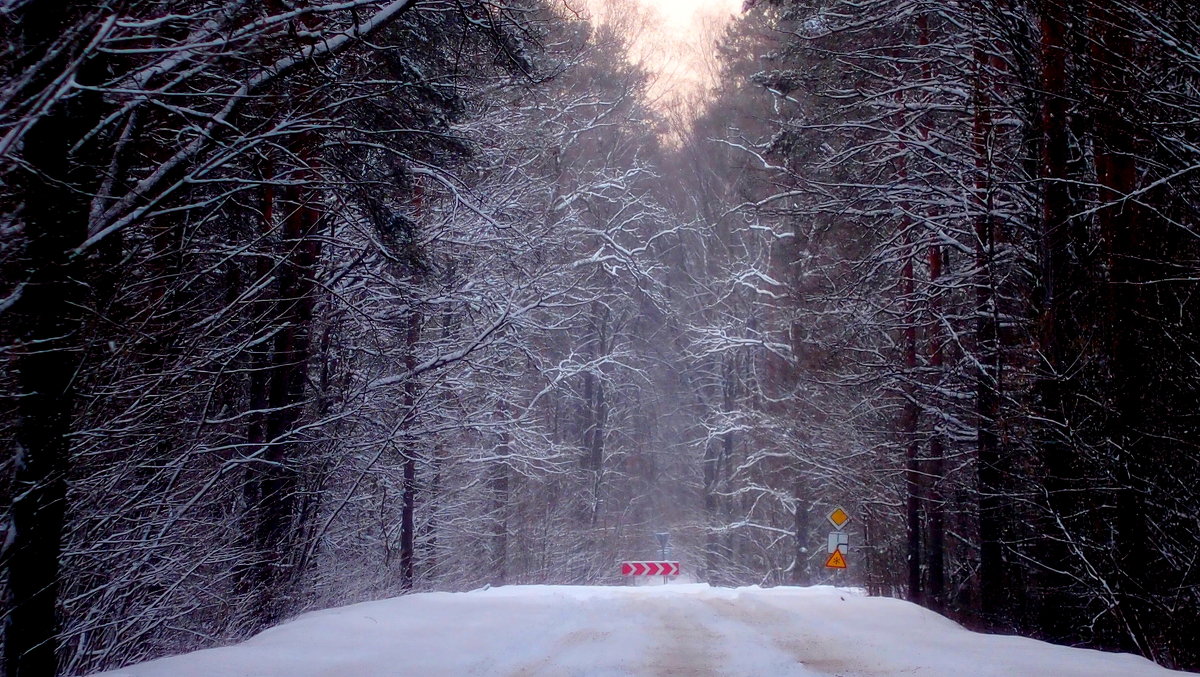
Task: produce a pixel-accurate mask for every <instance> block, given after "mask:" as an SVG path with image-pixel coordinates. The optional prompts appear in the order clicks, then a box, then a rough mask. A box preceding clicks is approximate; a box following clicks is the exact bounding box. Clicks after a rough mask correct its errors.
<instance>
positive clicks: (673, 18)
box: [585, 0, 742, 98]
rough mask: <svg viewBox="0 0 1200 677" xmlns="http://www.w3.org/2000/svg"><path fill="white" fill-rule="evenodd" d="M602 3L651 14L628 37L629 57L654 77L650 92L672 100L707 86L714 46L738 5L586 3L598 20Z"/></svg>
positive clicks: (700, 0) (702, 0) (666, 0)
mask: <svg viewBox="0 0 1200 677" xmlns="http://www.w3.org/2000/svg"><path fill="white" fill-rule="evenodd" d="M606 2H609V3H613V4H615V5H616V6H618V7H619V6H620V5H621V4H623V3H627V2H628V3H632V4H635V5H639V6H640V7H642V8H644V9H645V10H646V11H647V12H649V13H651V16H652V18H651V19H650V21H649V25H648V26H647V28H646V30H644V31H641V32H640V33H637V34H636V35H635V37H634V42H633V45H631V47H632V52H633V54H632V56H633V58H634V59H635V60H638V61H641V62H642V63H644V64H646V65H647V66H648V67H649V68H650V69H651V71H653V72H654V73H655V75H656V76H657V77H656V82H655V84H654V86H653V88H652V92H654V93H656V94H659V95H662V96H666V97H668V98H674V97H677V96H684V97H686V96H688V95H689V94H691V93H693V92H694V91H695V90H696V89H697V88H700V87H704V86H708V85H711V84H712V83H713V79H714V77H715V73H714V72H713V71H712V68H711V64H713V63H714V62H713V61H712V56H713V46H714V41H715V40H716V39H717V38H718V37H719V35H720V31H721V29H722V28H724V27H725V25H726V24H727V23H728V22H729V20H730V19H731V18H732V17H733V16H734V15H736V14H737V13H738V12H739V11H740V10H741V7H742V0H615V1H614V0H586V3H585V4H586V6H587V9H588V10H589V11H591V12H592V13H594V14H596V15H598V16H602V15H603V13H604V11H605V10H604V5H605V4H606Z"/></svg>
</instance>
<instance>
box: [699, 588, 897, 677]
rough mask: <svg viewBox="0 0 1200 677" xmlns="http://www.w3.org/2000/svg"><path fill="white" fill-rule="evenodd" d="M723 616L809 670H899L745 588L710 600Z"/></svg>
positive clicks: (838, 675) (868, 676)
mask: <svg viewBox="0 0 1200 677" xmlns="http://www.w3.org/2000/svg"><path fill="white" fill-rule="evenodd" d="M707 604H708V605H709V606H710V607H711V608H712V609H713V611H715V612H716V613H718V614H720V615H721V616H723V617H725V618H727V619H729V620H733V621H736V622H738V623H741V624H743V625H746V626H748V627H749V628H751V629H752V630H753V631H754V632H756V633H758V634H760V635H762V636H764V638H765V639H766V640H768V641H769V642H770V643H771V645H772V646H773V647H774V648H776V649H778V650H779V651H781V652H783V653H785V654H787V655H789V656H791V657H792V658H793V659H795V660H796V662H797V663H799V664H800V665H802V666H804V667H805V668H807V669H808V670H811V671H813V672H816V673H820V674H824V675H832V676H834V677H891V676H893V675H896V674H898V673H896V672H894V671H891V670H887V669H886V668H885V667H884V666H882V665H878V664H874V663H872V662H870V661H869V660H868V659H867V658H865V657H863V656H862V654H861V653H856V652H855V651H854V647H853V645H852V644H851V643H849V642H848V641H844V640H840V639H838V638H836V637H833V636H830V635H829V634H828V633H822V632H820V630H819V629H818V628H814V627H806V626H804V625H800V624H798V623H797V622H796V621H797V618H796V616H794V615H793V614H789V613H787V612H786V611H784V610H783V609H780V608H779V607H777V606H775V605H773V604H769V603H766V602H763V601H762V600H759V599H755V595H754V594H752V593H748V592H742V593H739V594H738V595H737V597H735V598H730V599H713V600H708V601H707Z"/></svg>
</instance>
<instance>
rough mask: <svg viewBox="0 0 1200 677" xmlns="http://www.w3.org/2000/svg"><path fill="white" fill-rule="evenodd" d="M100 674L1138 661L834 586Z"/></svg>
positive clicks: (634, 592) (956, 671) (309, 630)
mask: <svg viewBox="0 0 1200 677" xmlns="http://www.w3.org/2000/svg"><path fill="white" fill-rule="evenodd" d="M104 674H105V675H108V676H109V677H118V676H120V677H215V676H218V675H223V676H229V677H250V676H255V677H259V676H261V677H384V676H387V677H400V676H410V675H411V676H422V675H445V676H452V677H466V676H471V675H478V676H489V677H490V676H492V675H497V676H502V677H535V676H541V675H547V676H548V675H556V676H558V675H562V676H569V675H576V676H587V677H603V676H610V675H648V676H668V675H678V676H688V675H737V676H745V677H751V676H753V677H770V676H800V675H841V676H844V677H852V676H853V677H860V676H880V677H891V676H893V675H895V676H900V675H903V676H906V677H908V676H914V675H916V676H931V677H932V676H937V677H951V676H953V677H959V676H976V677H991V676H995V677H1022V676H1026V675H1028V676H1030V677H1033V676H1037V677H1074V676H1079V677H1098V676H1103V675H1113V676H1114V677H1115V676H1121V677H1141V676H1143V675H1145V676H1150V675H1170V674H1183V673H1174V672H1170V671H1168V670H1164V669H1162V668H1160V667H1158V666H1156V665H1154V664H1153V663H1151V662H1149V661H1147V660H1144V659H1142V658H1139V657H1135V656H1130V655H1121V654H1109V653H1101V652H1097V651H1088V650H1083V649H1069V648H1064V647H1058V646H1053V645H1050V644H1045V643H1042V642H1037V641H1034V640H1030V639H1022V638H1018V637H1002V636H991V635H981V634H976V633H972V632H968V631H966V630H964V629H962V628H961V627H959V626H958V625H956V624H955V623H953V622H951V621H949V620H947V619H945V618H943V617H941V616H938V615H936V614H933V613H930V612H928V611H925V610H924V609H921V608H920V607H917V606H914V605H912V604H908V603H907V602H902V601H899V600H894V599H884V598H869V597H863V596H859V595H856V594H853V593H850V592H847V591H843V590H837V589H833V588H772V589H758V588H742V589H736V590H734V589H720V588H709V587H708V586H706V585H670V586H660V587H644V588H620V587H559V586H526V587H522V586H512V587H506V588H499V589H493V590H485V591H476V592H470V593H461V594H451V593H431V594H420V595H410V596H407V597H403V598H398V599H391V600H384V601H379V602H368V603H365V604H357V605H354V606H348V607H342V608H339V609H330V610H327V611H320V612H316V613H311V614H307V615H304V616H301V617H299V618H298V619H296V620H294V621H292V622H290V623H285V624H284V625H281V626H279V627H276V628H273V629H271V630H268V631H266V632H264V633H262V634H260V635H258V636H256V637H254V638H253V639H251V640H250V641H248V642H245V643H244V644H240V645H237V646H232V647H226V648H221V649H211V650H207V651H200V652H197V653H193V654H188V655H184V656H176V657H173V658H167V659H162V660H158V661H152V662H150V663H144V664H141V665H137V666H133V667H130V668H125V669H123V670H118V671H115V672H110V673H104Z"/></svg>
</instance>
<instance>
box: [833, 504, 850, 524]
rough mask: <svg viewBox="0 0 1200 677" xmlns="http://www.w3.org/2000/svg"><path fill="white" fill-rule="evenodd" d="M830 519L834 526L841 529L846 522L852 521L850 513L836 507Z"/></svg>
mask: <svg viewBox="0 0 1200 677" xmlns="http://www.w3.org/2000/svg"><path fill="white" fill-rule="evenodd" d="M829 521H830V522H831V523H832V524H833V528H835V529H841V528H842V527H844V526H846V522H849V521H850V514H849V513H847V512H846V511H845V510H842V509H841V508H834V509H833V512H831V513H829Z"/></svg>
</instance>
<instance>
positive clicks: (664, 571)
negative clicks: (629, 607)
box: [621, 562, 679, 576]
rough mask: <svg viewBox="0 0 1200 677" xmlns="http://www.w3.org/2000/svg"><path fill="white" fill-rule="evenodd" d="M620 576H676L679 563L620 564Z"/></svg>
mask: <svg viewBox="0 0 1200 677" xmlns="http://www.w3.org/2000/svg"><path fill="white" fill-rule="evenodd" d="M621 575H622V576H678V575H679V562H621Z"/></svg>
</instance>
